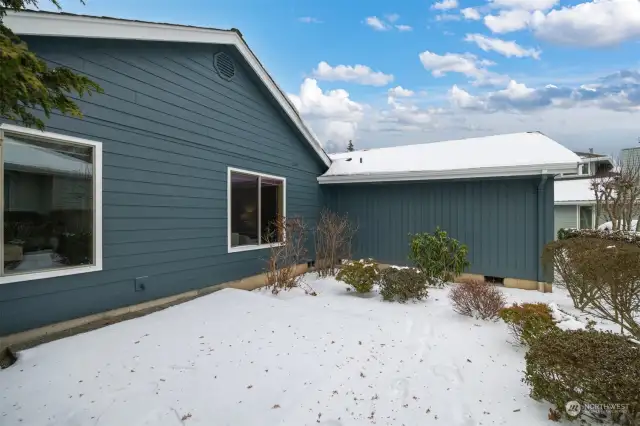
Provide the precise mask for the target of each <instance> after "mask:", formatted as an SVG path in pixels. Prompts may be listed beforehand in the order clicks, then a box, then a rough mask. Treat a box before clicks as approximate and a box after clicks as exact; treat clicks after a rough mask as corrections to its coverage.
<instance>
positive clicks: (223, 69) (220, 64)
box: [213, 52, 236, 80]
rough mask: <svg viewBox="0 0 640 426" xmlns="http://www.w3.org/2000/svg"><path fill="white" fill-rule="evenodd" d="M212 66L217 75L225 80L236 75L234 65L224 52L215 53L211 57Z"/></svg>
mask: <svg viewBox="0 0 640 426" xmlns="http://www.w3.org/2000/svg"><path fill="white" fill-rule="evenodd" d="M213 66H214V68H215V69H216V72H217V73H218V75H219V76H220V77H222V78H224V79H225V80H231V79H233V77H235V75H236V65H235V64H234V63H233V59H232V58H231V56H229V55H227V54H226V53H224V52H220V53H216V55H215V56H214V57H213Z"/></svg>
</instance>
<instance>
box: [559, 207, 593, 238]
mask: <svg viewBox="0 0 640 426" xmlns="http://www.w3.org/2000/svg"><path fill="white" fill-rule="evenodd" d="M577 208H578V207H577V206H576V205H575V204H574V205H567V206H555V207H554V209H553V220H554V231H555V232H554V238H558V231H559V230H560V229H561V228H577V227H578V213H577ZM594 208H595V207H594Z"/></svg>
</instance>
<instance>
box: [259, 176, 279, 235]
mask: <svg viewBox="0 0 640 426" xmlns="http://www.w3.org/2000/svg"><path fill="white" fill-rule="evenodd" d="M260 191H261V201H262V206H261V215H260V227H261V228H262V229H261V235H262V242H263V243H267V242H276V241H282V237H283V235H282V231H283V230H278V229H277V223H278V222H277V221H278V218H282V216H283V215H284V212H283V211H282V210H283V205H282V200H283V197H282V195H283V181H281V180H279V179H269V178H265V177H263V178H262V184H261V187H260Z"/></svg>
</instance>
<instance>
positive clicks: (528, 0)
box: [490, 0, 559, 10]
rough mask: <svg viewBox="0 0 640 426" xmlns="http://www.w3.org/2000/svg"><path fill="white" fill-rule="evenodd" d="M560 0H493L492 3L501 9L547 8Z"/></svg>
mask: <svg viewBox="0 0 640 426" xmlns="http://www.w3.org/2000/svg"><path fill="white" fill-rule="evenodd" d="M558 2H559V0H492V1H491V2H490V5H491V6H494V7H497V8H500V9H517V10H547V9H551V8H552V7H553V6H555V5H556V4H558Z"/></svg>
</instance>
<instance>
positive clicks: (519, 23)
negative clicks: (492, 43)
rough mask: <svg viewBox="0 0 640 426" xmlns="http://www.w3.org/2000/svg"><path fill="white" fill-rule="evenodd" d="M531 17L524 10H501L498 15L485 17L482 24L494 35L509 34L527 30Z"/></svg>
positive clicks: (530, 14)
mask: <svg viewBox="0 0 640 426" xmlns="http://www.w3.org/2000/svg"><path fill="white" fill-rule="evenodd" d="M532 16H533V14H532V13H531V12H529V11H526V10H503V11H500V13H499V14H498V15H487V16H485V17H484V24H485V25H486V26H487V27H488V28H489V29H490V30H491V31H492V32H494V33H498V34H502V33H509V32H512V31H519V30H523V29H525V28H527V26H528V25H529V22H531V19H532Z"/></svg>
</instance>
